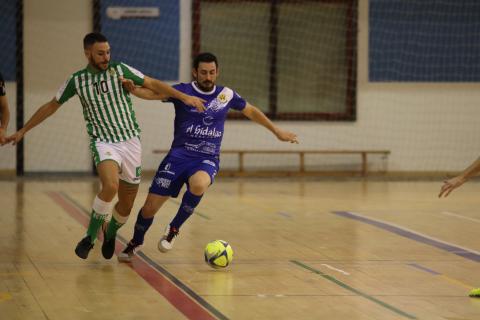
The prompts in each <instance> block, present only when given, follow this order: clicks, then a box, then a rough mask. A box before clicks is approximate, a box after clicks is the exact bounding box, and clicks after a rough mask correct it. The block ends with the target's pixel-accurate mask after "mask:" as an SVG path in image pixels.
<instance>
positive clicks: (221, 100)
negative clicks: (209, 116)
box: [218, 93, 227, 103]
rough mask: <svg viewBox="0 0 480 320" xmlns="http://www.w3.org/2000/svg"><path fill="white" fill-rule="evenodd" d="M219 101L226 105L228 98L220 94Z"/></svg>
mask: <svg viewBox="0 0 480 320" xmlns="http://www.w3.org/2000/svg"><path fill="white" fill-rule="evenodd" d="M218 101H220V103H225V102H227V97H226V96H225V94H224V93H220V94H219V95H218Z"/></svg>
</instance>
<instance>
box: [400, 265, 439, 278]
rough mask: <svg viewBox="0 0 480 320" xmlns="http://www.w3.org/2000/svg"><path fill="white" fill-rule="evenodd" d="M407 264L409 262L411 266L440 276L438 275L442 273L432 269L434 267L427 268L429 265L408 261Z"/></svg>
mask: <svg viewBox="0 0 480 320" xmlns="http://www.w3.org/2000/svg"><path fill="white" fill-rule="evenodd" d="M407 264H408V265H409V266H412V267H414V268H417V269H420V270H422V271H425V272H428V273H431V274H433V275H436V276H438V275H440V274H441V273H439V272H437V271H435V270H432V269H429V268H427V267H424V266H421V265H419V264H417V263H407Z"/></svg>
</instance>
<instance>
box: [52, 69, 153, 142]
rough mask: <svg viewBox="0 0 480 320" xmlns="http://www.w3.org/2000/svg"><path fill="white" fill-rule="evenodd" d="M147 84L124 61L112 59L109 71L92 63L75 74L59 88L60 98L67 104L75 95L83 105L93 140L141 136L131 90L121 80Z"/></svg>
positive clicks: (138, 72) (113, 140)
mask: <svg viewBox="0 0 480 320" xmlns="http://www.w3.org/2000/svg"><path fill="white" fill-rule="evenodd" d="M120 76H123V77H124V78H125V79H131V80H132V81H133V82H134V83H135V84H136V85H139V86H141V85H143V81H144V75H143V74H142V73H141V72H140V71H138V70H136V69H134V68H132V67H130V66H128V65H126V64H124V63H117V62H110V64H109V67H108V69H107V70H104V71H103V70H102V71H98V70H96V69H94V68H93V67H92V66H90V65H88V66H87V67H86V68H85V69H83V70H80V71H78V72H75V73H74V74H72V75H71V76H70V77H69V78H68V79H67V81H65V83H64V84H63V86H62V87H61V88H60V89H59V90H58V92H57V95H56V97H55V98H56V100H57V101H58V103H60V104H63V103H65V102H66V101H67V100H68V99H70V98H71V97H73V96H74V95H75V94H76V95H78V97H79V98H80V102H81V103H82V106H83V117H84V118H85V122H86V125H87V132H88V135H89V136H90V138H91V140H92V141H104V142H120V141H125V140H129V139H131V138H133V137H136V136H138V135H140V127H139V126H138V123H137V120H136V119H135V111H134V110H133V107H132V100H131V99H130V93H129V92H128V91H127V90H125V89H124V88H123V87H122V83H121V81H120V79H119V77H120Z"/></svg>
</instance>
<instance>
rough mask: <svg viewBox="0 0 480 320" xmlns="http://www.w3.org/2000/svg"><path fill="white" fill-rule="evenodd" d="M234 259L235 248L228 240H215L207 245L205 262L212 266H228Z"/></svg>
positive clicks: (218, 267) (216, 267) (217, 267)
mask: <svg viewBox="0 0 480 320" xmlns="http://www.w3.org/2000/svg"><path fill="white" fill-rule="evenodd" d="M232 259H233V250H232V247H231V246H230V245H229V244H228V242H226V241H223V240H215V241H212V242H209V243H208V244H207V246H206V247H205V262H206V263H207V264H208V265H209V266H210V267H212V268H215V269H220V268H225V267H227V266H228V265H229V264H230V263H231V262H232Z"/></svg>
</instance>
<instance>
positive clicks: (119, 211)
mask: <svg viewBox="0 0 480 320" xmlns="http://www.w3.org/2000/svg"><path fill="white" fill-rule="evenodd" d="M83 47H84V51H85V56H86V58H87V59H88V65H87V67H86V68H84V69H82V70H80V71H78V72H75V73H74V74H72V75H71V76H70V77H69V78H68V79H67V81H66V82H65V83H64V84H63V86H62V87H61V88H60V89H59V90H58V92H57V95H56V96H55V97H54V98H53V99H52V100H51V101H49V102H47V103H46V104H44V105H43V106H41V107H40V108H39V109H38V110H37V111H36V112H35V114H34V115H33V116H32V117H31V118H30V120H28V122H27V123H26V124H25V126H24V127H23V128H22V129H20V130H18V131H17V132H16V133H15V134H13V135H11V136H9V137H7V138H6V139H7V142H12V144H16V143H18V142H19V141H20V140H21V139H22V138H23V137H24V135H25V134H26V133H27V132H28V131H29V130H31V129H32V128H33V127H35V126H37V125H38V124H40V123H42V122H43V121H44V120H45V119H47V118H48V117H49V116H51V115H52V114H53V113H55V112H56V111H57V110H58V108H60V106H61V105H62V104H64V103H65V102H66V101H67V100H68V99H70V98H71V97H73V96H74V95H77V96H78V97H79V99H80V102H81V104H82V109H83V117H84V119H85V122H86V127H87V132H88V135H89V136H90V140H91V143H90V148H91V151H92V155H93V159H94V161H95V165H96V167H97V171H98V175H99V177H100V181H101V185H102V186H101V190H100V192H99V193H98V194H97V196H96V197H95V199H94V200H93V205H92V213H91V216H90V223H89V226H88V229H87V233H86V235H85V236H84V237H83V238H82V240H81V241H80V242H79V243H78V245H77V247H76V248H75V253H76V254H77V255H78V256H79V257H80V258H82V259H86V258H87V256H88V253H89V252H90V250H91V249H92V248H93V245H94V243H95V240H96V238H97V233H98V232H99V230H100V228H102V226H103V228H102V229H103V235H104V242H103V245H102V254H103V256H104V257H105V258H106V259H110V258H111V257H112V256H113V253H114V251H115V236H116V234H117V230H118V229H119V228H120V227H121V226H122V225H123V224H124V223H125V222H126V221H127V219H128V216H129V214H130V211H131V209H132V207H133V202H134V200H135V197H136V195H137V191H138V186H139V183H140V174H141V144H140V139H139V135H140V128H139V126H138V123H137V120H136V119H135V112H134V110H133V106H132V101H131V99H130V94H129V92H128V91H127V90H126V89H124V88H123V87H122V81H126V80H131V81H133V83H135V85H138V86H142V87H145V88H148V89H150V90H153V91H155V92H157V93H159V94H160V93H163V94H165V95H167V96H169V97H172V98H175V99H179V100H181V101H183V102H184V103H185V104H188V105H190V106H193V107H195V108H196V109H197V110H198V111H200V112H203V111H204V105H203V102H204V101H203V100H202V99H199V98H197V97H193V96H189V95H186V94H184V93H182V92H180V91H178V90H176V89H174V88H172V87H170V86H168V85H167V84H165V83H163V82H161V81H160V80H156V79H153V78H150V77H148V76H145V75H143V74H142V73H141V72H140V71H138V70H136V69H134V68H132V67H130V66H128V65H126V64H125V63H117V62H113V61H110V46H109V44H108V40H107V38H106V37H105V36H104V35H102V34H101V33H89V34H87V35H86V36H85V38H84V39H83ZM117 193H118V202H117V203H116V204H115V205H113V210H112V217H111V219H110V222H109V223H108V224H107V223H105V221H106V218H107V216H108V215H109V212H110V210H111V209H112V204H113V199H114V197H115V195H116V194H117Z"/></svg>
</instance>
